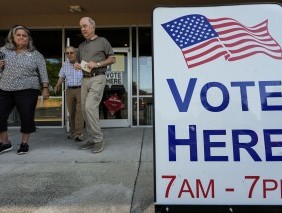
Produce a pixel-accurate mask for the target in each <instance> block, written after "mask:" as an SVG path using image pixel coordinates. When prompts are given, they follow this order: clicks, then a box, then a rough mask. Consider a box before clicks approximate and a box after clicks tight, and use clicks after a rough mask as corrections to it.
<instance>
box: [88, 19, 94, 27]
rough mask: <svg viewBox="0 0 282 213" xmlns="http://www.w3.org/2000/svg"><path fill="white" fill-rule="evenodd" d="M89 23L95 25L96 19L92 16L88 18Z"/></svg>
mask: <svg viewBox="0 0 282 213" xmlns="http://www.w3.org/2000/svg"><path fill="white" fill-rule="evenodd" d="M88 21H89V23H90V24H91V25H92V27H95V25H96V24H95V21H94V20H93V19H92V18H89V19H88Z"/></svg>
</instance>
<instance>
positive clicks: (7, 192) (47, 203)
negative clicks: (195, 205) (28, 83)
mask: <svg viewBox="0 0 282 213" xmlns="http://www.w3.org/2000/svg"><path fill="white" fill-rule="evenodd" d="M103 133H104V136H105V140H106V144H105V147H104V151H103V152H101V153H98V154H93V153H91V150H78V146H79V144H80V143H81V142H75V141H74V140H70V139H67V133H66V131H65V129H62V128H54V129H53V128H52V129H48V128H39V129H38V130H37V132H36V133H33V134H32V135H31V138H30V143H29V145H30V151H29V153H28V154H26V155H22V156H19V155H17V154H16V152H17V149H18V148H19V144H20V133H19V129H9V134H10V139H11V141H12V144H13V147H14V149H13V150H12V151H11V152H7V153H4V154H2V155H0V178H1V182H0V198H1V199H0V212H1V213H2V212H3V213H4V212H5V213H10V212H11V213H12V212H13V213H18V212H21V213H22V212H25V213H30V212H32V213H35V212H36V213H43V212H46V213H47V212H48V213H50V212H52V213H57V212H58V213H59V212H60V213H62V212H68V213H72V212H79V213H83V212H87V213H89V212H95V213H100V212H103V213H108V212H109V213H112V212H117V213H133V212H134V213H135V212H136V213H138V212H140V213H141V212H142V213H143V212H148V213H151V212H154V175H153V172H154V170H153V128H109V129H103Z"/></svg>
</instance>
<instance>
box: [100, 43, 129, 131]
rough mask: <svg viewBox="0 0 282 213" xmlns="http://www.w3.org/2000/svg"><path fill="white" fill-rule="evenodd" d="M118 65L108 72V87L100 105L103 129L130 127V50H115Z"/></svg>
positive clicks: (109, 68) (112, 66) (110, 67)
mask: <svg viewBox="0 0 282 213" xmlns="http://www.w3.org/2000/svg"><path fill="white" fill-rule="evenodd" d="M114 52H115V57H116V63H115V64H113V65H111V66H109V67H108V70H107V72H106V79H107V82H106V86H105V90H104V95H103V98H102V101H101V104H100V122H101V127H130V126H131V123H130V117H131V115H130V110H129V109H130V100H131V99H130V97H131V90H130V88H131V87H130V86H129V82H130V81H129V79H130V72H129V67H130V66H129V64H130V62H129V48H114Z"/></svg>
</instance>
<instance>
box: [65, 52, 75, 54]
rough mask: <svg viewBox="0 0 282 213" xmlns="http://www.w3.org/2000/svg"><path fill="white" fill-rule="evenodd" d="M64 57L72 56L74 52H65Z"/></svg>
mask: <svg viewBox="0 0 282 213" xmlns="http://www.w3.org/2000/svg"><path fill="white" fill-rule="evenodd" d="M65 53H66V55H72V54H73V53H74V52H65Z"/></svg>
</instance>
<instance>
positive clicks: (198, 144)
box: [153, 4, 282, 205]
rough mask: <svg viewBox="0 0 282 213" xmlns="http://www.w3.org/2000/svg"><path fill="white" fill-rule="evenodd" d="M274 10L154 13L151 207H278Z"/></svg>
mask: <svg viewBox="0 0 282 213" xmlns="http://www.w3.org/2000/svg"><path fill="white" fill-rule="evenodd" d="M281 23H282V9H281V6H280V5H279V4H247V5H230V6H213V7H209V6H207V7H169V8H168V7H157V8H155V9H154V11H153V56H154V60H153V62H154V64H153V68H154V103H155V125H154V145H155V146H154V154H155V192H156V194H155V198H156V204H166V205H167V204H181V205H183V204H184V205H186V204H187V205H190V204H195V205H200V204H203V205H281V202H282V169H281V168H282V84H281V79H282V50H281V47H282V25H281Z"/></svg>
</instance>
